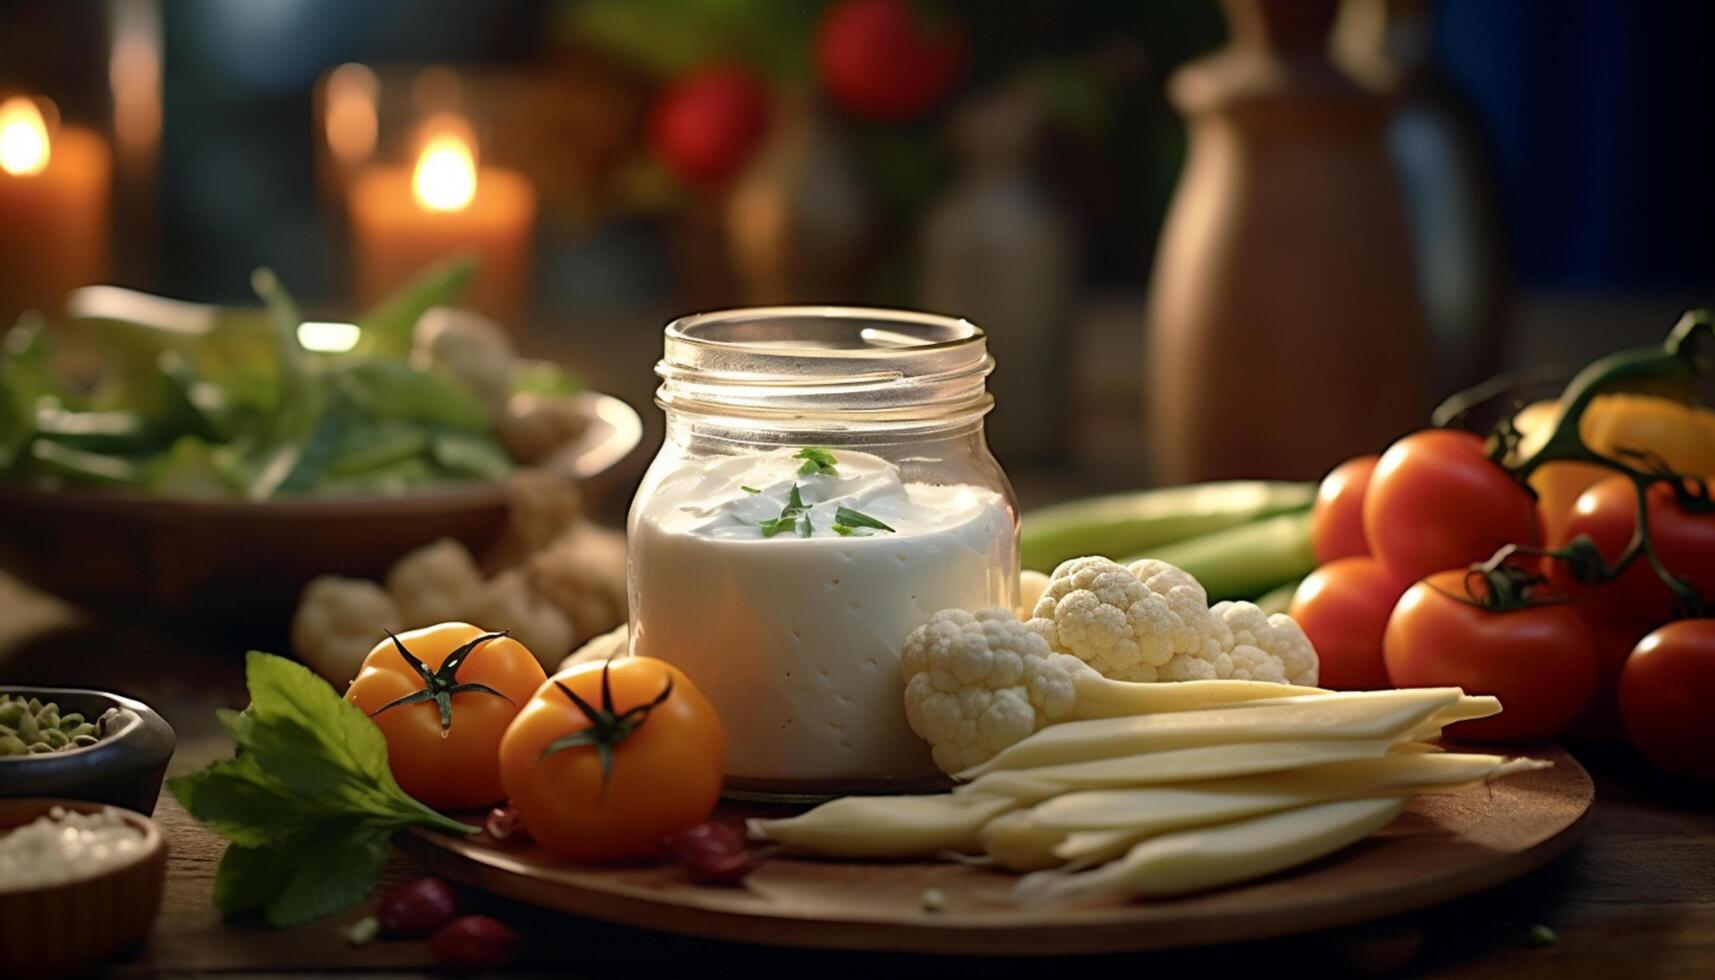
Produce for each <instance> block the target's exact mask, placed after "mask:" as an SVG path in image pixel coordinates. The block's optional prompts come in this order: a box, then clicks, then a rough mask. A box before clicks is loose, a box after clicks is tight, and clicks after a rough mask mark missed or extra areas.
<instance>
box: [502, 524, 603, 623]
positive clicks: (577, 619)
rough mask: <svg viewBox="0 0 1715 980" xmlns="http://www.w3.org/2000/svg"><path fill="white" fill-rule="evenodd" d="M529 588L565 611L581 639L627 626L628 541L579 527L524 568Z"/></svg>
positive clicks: (587, 526)
mask: <svg viewBox="0 0 1715 980" xmlns="http://www.w3.org/2000/svg"><path fill="white" fill-rule="evenodd" d="M524 569H525V574H526V575H527V576H529V579H530V588H531V589H533V590H534V591H535V592H536V593H538V594H539V595H541V596H542V597H543V598H545V599H547V600H549V601H550V602H552V603H554V605H556V606H559V607H560V611H561V612H563V613H565V614H566V616H567V617H568V618H570V619H571V621H572V628H573V630H574V631H575V632H576V633H577V635H579V636H594V635H596V634H597V633H605V632H606V631H608V630H610V629H613V627H614V626H615V625H616V624H619V623H623V622H625V612H626V596H625V535H624V534H622V533H620V532H618V531H613V530H609V529H608V528H604V527H597V526H595V525H594V524H589V523H587V522H585V523H580V524H578V525H577V526H575V527H573V528H572V529H571V530H569V531H567V532H566V533H564V534H562V535H560V537H559V538H558V539H557V540H555V542H554V543H553V544H552V545H550V546H549V547H548V548H546V549H545V550H543V551H540V552H538V553H536V554H535V555H533V556H531V558H530V560H529V561H528V562H527V563H526V564H525V566H524Z"/></svg>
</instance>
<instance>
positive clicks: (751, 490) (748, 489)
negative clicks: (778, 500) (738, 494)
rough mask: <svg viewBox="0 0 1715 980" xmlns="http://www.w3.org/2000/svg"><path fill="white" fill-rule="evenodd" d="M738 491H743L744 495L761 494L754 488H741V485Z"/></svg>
mask: <svg viewBox="0 0 1715 980" xmlns="http://www.w3.org/2000/svg"><path fill="white" fill-rule="evenodd" d="M739 489H740V490H743V491H744V492H745V493H761V492H762V491H761V490H758V489H756V488H755V487H747V486H742V485H741V486H740V487H739Z"/></svg>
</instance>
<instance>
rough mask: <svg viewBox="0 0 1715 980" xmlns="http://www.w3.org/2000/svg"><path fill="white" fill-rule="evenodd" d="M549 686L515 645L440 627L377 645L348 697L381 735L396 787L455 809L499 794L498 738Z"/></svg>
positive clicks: (498, 636)
mask: <svg viewBox="0 0 1715 980" xmlns="http://www.w3.org/2000/svg"><path fill="white" fill-rule="evenodd" d="M413 660H415V661H416V663H412V661H413ZM546 679H547V674H546V673H544V672H543V670H542V665H541V664H540V663H537V661H536V657H535V655H533V654H532V653H531V652H530V651H529V650H528V649H526V648H525V646H524V644H522V643H519V642H518V641H517V640H514V639H512V638H511V637H509V636H506V635H505V634H503V633H484V632H483V631H482V630H480V629H478V628H477V627H475V626H472V625H470V624H469V623H442V624H440V625H439V626H430V627H427V628H425V629H420V630H411V631H410V632H408V633H401V634H399V636H398V637H397V638H391V637H390V638H388V639H386V640H382V641H381V642H380V643H377V644H376V645H375V649H373V650H371V651H369V656H368V657H365V658H364V661H363V667H362V669H360V670H359V671H358V674H357V678H356V679H355V680H353V681H352V682H351V687H349V688H348V689H346V692H345V699H346V700H347V701H350V702H351V703H352V704H355V705H357V706H358V707H359V708H361V709H363V711H364V713H365V714H367V715H369V716H370V717H371V718H373V719H374V720H375V725H376V727H378V728H380V729H381V734H382V735H384V736H386V738H387V762H388V765H389V766H390V767H391V768H392V770H393V778H394V779H396V780H398V781H399V787H400V788H401V789H403V790H404V791H405V792H407V793H409V794H411V795H412V796H413V797H415V798H416V799H418V800H419V801H421V802H422V803H424V804H426V805H428V806H431V807H434V808H435V809H437V810H461V809H468V808H471V807H479V806H487V805H489V804H491V803H495V802H498V801H499V800H501V799H503V798H504V797H505V795H506V791H505V789H504V787H502V785H501V781H500V761H499V752H500V740H501V736H502V735H504V734H505V733H506V726H507V725H509V724H510V723H511V722H512V718H513V716H514V715H516V714H518V709H519V708H520V707H522V706H523V705H524V703H525V702H527V701H529V700H530V697H531V695H533V694H535V693H536V688H538V687H540V686H541V685H542V682H543V681H545V680H546Z"/></svg>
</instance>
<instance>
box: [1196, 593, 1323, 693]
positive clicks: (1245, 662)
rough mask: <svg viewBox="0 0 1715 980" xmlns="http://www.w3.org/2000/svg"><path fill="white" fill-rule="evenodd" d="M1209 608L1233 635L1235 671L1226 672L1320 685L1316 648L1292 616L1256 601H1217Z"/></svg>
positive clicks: (1244, 677)
mask: <svg viewBox="0 0 1715 980" xmlns="http://www.w3.org/2000/svg"><path fill="white" fill-rule="evenodd" d="M1209 612H1210V613H1211V614H1212V615H1213V616H1214V617H1215V618H1216V619H1219V620H1221V621H1222V622H1223V623H1225V624H1226V627H1227V630H1228V632H1229V633H1230V635H1231V637H1232V639H1231V643H1230V645H1229V647H1228V650H1229V655H1230V657H1231V659H1232V673H1231V674H1228V675H1223V676H1230V677H1234V678H1237V679H1240V680H1253V681H1273V682H1275V683H1277V684H1300V685H1303V686H1306V687H1315V686H1316V675H1317V670H1318V667H1319V662H1318V660H1317V657H1316V648H1315V647H1314V646H1313V645H1311V643H1310V638H1309V637H1308V636H1305V635H1304V630H1303V628H1302V627H1300V626H1299V625H1298V623H1297V622H1296V621H1295V620H1293V618H1292V617H1291V616H1288V615H1285V614H1284V613H1275V614H1274V615H1272V616H1270V615H1268V614H1267V613H1264V612H1263V611H1262V609H1260V608H1258V606H1257V605H1256V604H1255V603H1253V602H1217V603H1215V605H1214V607H1213V608H1211V609H1210V610H1209Z"/></svg>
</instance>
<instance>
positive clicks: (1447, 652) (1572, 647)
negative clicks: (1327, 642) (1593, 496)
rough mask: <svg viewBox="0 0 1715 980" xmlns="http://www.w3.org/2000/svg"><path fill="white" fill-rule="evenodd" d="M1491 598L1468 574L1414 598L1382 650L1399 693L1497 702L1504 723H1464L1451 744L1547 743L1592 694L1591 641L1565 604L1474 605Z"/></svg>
mask: <svg viewBox="0 0 1715 980" xmlns="http://www.w3.org/2000/svg"><path fill="white" fill-rule="evenodd" d="M1468 583H1469V585H1468ZM1486 598H1488V593H1487V586H1486V585H1484V584H1483V580H1482V579H1481V577H1479V576H1477V575H1475V574H1473V573H1471V572H1469V571H1467V570H1466V569H1462V568H1460V569H1451V570H1448V571H1444V572H1438V573H1436V574H1434V575H1431V576H1429V577H1428V578H1426V579H1424V580H1423V581H1421V582H1418V583H1417V584H1416V585H1413V586H1412V587H1411V588H1410V589H1408V590H1407V591H1406V593H1405V595H1404V596H1403V597H1402V598H1401V599H1400V600H1399V605H1397V606H1395V607H1394V611H1393V615H1392V616H1391V617H1389V619H1388V624H1387V632H1386V634H1385V635H1384V637H1383V640H1382V650H1383V655H1384V657H1385V658H1386V660H1387V672H1388V677H1389V678H1391V679H1392V680H1393V683H1394V684H1395V685H1397V686H1399V687H1443V686H1446V687H1461V688H1464V689H1465V691H1466V693H1468V694H1493V695H1495V696H1496V697H1498V698H1500V700H1501V708H1502V710H1501V713H1500V714H1499V715H1496V716H1494V717H1492V718H1483V719H1480V720H1476V721H1465V722H1460V723H1459V724H1457V725H1455V726H1453V727H1452V728H1451V729H1450V730H1449V734H1451V735H1453V736H1454V737H1458V738H1474V739H1490V740H1496V741H1508V740H1518V739H1536V738H1551V737H1553V736H1554V735H1557V734H1559V733H1560V732H1561V731H1562V730H1563V729H1564V728H1566V726H1567V725H1568V724H1569V723H1570V722H1571V721H1572V720H1573V719H1574V718H1575V717H1577V715H1578V713H1579V712H1580V711H1581V710H1583V708H1584V705H1585V704H1586V703H1588V702H1589V700H1590V695H1591V693H1592V692H1593V691H1594V690H1595V688H1596V650H1595V648H1594V646H1593V645H1592V642H1591V638H1590V635H1589V631H1588V630H1586V629H1585V627H1584V624H1583V622H1582V621H1581V620H1580V619H1579V617H1578V613H1577V610H1575V609H1574V608H1573V607H1572V606H1571V605H1569V604H1567V603H1564V602H1549V603H1544V604H1537V605H1528V606H1525V607H1523V608H1514V609H1508V610H1505V611H1495V610H1490V609H1485V608H1482V607H1481V606H1480V605H1478V603H1479V602H1480V601H1482V600H1484V599H1486Z"/></svg>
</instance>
